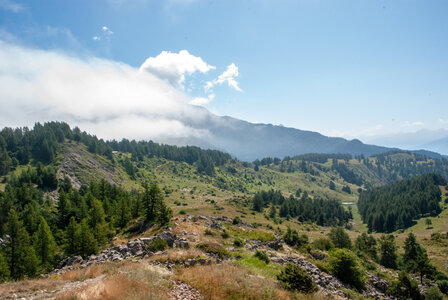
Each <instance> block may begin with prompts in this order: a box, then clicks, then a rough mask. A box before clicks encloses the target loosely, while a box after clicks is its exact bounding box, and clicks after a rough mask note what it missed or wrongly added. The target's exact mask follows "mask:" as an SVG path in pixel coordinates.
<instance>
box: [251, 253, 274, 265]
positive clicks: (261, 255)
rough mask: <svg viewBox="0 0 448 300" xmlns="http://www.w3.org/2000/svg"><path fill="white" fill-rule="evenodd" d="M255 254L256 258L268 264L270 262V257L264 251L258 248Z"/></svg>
mask: <svg viewBox="0 0 448 300" xmlns="http://www.w3.org/2000/svg"><path fill="white" fill-rule="evenodd" d="M254 256H255V257H256V258H258V259H259V260H262V261H264V262H265V263H266V264H268V263H269V262H270V259H269V257H268V255H267V254H266V252H264V251H261V250H257V251H255V254H254Z"/></svg>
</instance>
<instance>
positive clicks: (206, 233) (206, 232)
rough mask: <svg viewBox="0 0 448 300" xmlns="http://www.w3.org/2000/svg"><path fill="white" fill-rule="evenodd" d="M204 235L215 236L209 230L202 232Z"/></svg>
mask: <svg viewBox="0 0 448 300" xmlns="http://www.w3.org/2000/svg"><path fill="white" fill-rule="evenodd" d="M204 234H205V235H210V236H214V235H215V234H214V233H213V231H211V230H210V229H206V230H205V232H204Z"/></svg>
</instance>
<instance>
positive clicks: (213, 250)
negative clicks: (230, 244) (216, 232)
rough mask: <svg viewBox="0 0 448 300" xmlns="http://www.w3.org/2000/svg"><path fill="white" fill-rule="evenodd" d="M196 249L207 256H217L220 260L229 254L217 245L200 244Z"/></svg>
mask: <svg viewBox="0 0 448 300" xmlns="http://www.w3.org/2000/svg"><path fill="white" fill-rule="evenodd" d="M196 248H198V249H200V250H202V251H204V252H207V253H209V254H212V255H215V256H218V257H219V258H221V259H223V258H226V257H229V256H230V254H229V252H228V251H227V250H226V249H224V247H223V246H221V245H219V244H217V243H200V244H198V245H197V246H196Z"/></svg>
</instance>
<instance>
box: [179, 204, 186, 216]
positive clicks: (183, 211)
mask: <svg viewBox="0 0 448 300" xmlns="http://www.w3.org/2000/svg"><path fill="white" fill-rule="evenodd" d="M179 205H180V203H179ZM179 214H181V215H185V214H187V212H186V211H185V210H183V209H182V210H180V211H179Z"/></svg>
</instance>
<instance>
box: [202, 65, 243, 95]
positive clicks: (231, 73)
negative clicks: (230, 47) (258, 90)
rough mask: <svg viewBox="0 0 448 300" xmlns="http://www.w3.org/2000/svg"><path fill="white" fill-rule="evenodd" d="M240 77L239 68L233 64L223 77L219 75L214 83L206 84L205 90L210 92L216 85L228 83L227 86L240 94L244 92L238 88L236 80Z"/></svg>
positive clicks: (228, 67)
mask: <svg viewBox="0 0 448 300" xmlns="http://www.w3.org/2000/svg"><path fill="white" fill-rule="evenodd" d="M238 76H239V73H238V67H237V66H236V65H235V64H234V63H232V64H230V65H229V66H227V69H226V70H225V71H224V72H223V73H222V74H221V75H219V76H218V78H216V79H214V80H212V81H208V82H207V83H206V84H205V86H204V89H205V90H206V91H209V90H210V89H212V88H213V87H214V86H215V85H217V84H223V83H225V82H227V84H228V85H229V86H230V87H231V88H233V89H235V90H237V91H239V92H242V91H243V90H242V89H240V87H239V86H238V82H237V81H236V80H235V78H237V77H238Z"/></svg>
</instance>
